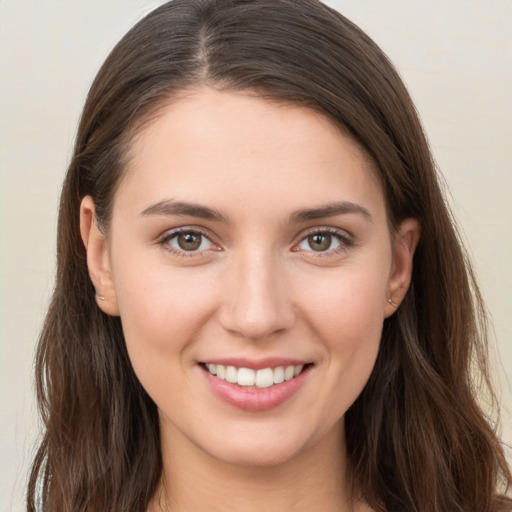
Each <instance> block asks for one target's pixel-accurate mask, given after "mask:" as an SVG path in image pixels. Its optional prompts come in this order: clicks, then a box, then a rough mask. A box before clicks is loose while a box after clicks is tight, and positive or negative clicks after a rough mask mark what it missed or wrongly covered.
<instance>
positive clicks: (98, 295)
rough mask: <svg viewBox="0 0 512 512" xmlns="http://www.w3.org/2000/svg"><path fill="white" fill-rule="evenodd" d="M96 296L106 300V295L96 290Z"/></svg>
mask: <svg viewBox="0 0 512 512" xmlns="http://www.w3.org/2000/svg"><path fill="white" fill-rule="evenodd" d="M96 298H97V299H98V300H105V297H104V296H103V295H102V294H101V293H100V292H96Z"/></svg>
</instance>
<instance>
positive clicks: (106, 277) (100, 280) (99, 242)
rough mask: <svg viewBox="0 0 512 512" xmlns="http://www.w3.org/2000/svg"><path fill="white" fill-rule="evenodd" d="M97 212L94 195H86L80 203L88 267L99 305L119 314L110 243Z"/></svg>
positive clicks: (81, 224)
mask: <svg viewBox="0 0 512 512" xmlns="http://www.w3.org/2000/svg"><path fill="white" fill-rule="evenodd" d="M95 212H96V210H95V206H94V201H93V199H92V197H91V196H85V197H84V198H83V199H82V203H81V205H80V234H81V236H82V241H83V243H84V246H85V251H86V253H87V268H88V269H89V275H90V277H91V281H92V284H93V286H94V288H95V290H96V303H97V304H98V307H99V308H100V309H101V310H102V311H103V312H104V313H106V314H108V315H112V316H118V315H119V308H118V304H117V297H116V292H115V288H114V281H113V279H112V270H111V265H110V254H109V250H108V243H107V239H106V237H105V235H104V234H103V233H102V232H101V230H100V229H99V227H98V225H97V222H96V216H95Z"/></svg>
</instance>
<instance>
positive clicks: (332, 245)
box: [297, 230, 350, 253]
mask: <svg viewBox="0 0 512 512" xmlns="http://www.w3.org/2000/svg"><path fill="white" fill-rule="evenodd" d="M349 245H350V240H349V239H348V238H347V236H346V235H345V234H344V233H343V232H341V231H340V232H338V231H336V232H333V233H331V232H330V231H325V230H319V231H314V232H313V233H310V234H309V235H306V236H305V237H304V238H303V239H302V240H301V241H300V243H299V244H298V246H297V250H300V251H304V252H325V253H330V252H334V251H335V249H337V248H339V247H341V246H343V247H345V246H349Z"/></svg>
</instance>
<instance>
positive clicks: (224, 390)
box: [201, 366, 312, 412]
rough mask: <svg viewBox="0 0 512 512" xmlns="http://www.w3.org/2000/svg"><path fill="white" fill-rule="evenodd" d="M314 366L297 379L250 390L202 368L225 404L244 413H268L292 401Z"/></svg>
mask: <svg viewBox="0 0 512 512" xmlns="http://www.w3.org/2000/svg"><path fill="white" fill-rule="evenodd" d="M311 369H312V366H307V367H306V368H305V369H304V370H302V372H301V373H299V375H297V377H294V378H293V379H290V380H287V381H284V382H281V383H280V384H274V385H273V386H270V387H268V388H261V389H260V388H249V387H244V386H239V385H238V384H232V383H231V382H226V381H225V380H222V379H218V378H217V377H215V376H213V375H212V374H211V373H210V372H208V371H207V370H206V369H204V368H202V367H201V370H202V372H203V374H204V375H205V377H206V379H207V382H208V384H209V386H210V389H211V390H212V391H213V392H214V393H215V394H216V395H217V396H218V397H219V398H220V399H222V400H223V401H224V402H227V403H228V404H230V405H232V406H234V407H237V408H238V409H243V410H244V411H253V412H256V411H267V410H269V409H273V408H275V407H277V406H279V405H281V404H282V403H284V402H286V401H287V400H288V399H290V398H291V397H292V396H293V395H294V394H295V393H297V391H299V389H300V388H301V386H302V385H303V384H304V382H305V381H306V379H307V376H308V375H309V373H310V371H311Z"/></svg>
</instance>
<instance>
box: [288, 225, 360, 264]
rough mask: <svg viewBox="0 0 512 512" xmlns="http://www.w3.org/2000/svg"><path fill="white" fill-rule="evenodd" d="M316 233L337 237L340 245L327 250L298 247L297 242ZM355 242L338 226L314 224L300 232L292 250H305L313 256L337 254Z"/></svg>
mask: <svg viewBox="0 0 512 512" xmlns="http://www.w3.org/2000/svg"><path fill="white" fill-rule="evenodd" d="M316 234H328V235H331V236H334V237H336V238H338V240H339V241H340V245H339V246H337V247H335V248H334V249H329V250H327V251H318V252H317V251H314V250H313V249H311V250H301V249H299V248H298V247H299V244H300V243H301V242H303V241H304V240H305V239H306V238H307V237H309V236H311V235H316ZM354 244H355V240H354V237H353V236H352V235H351V234H350V233H348V232H347V231H345V230H343V229H340V228H334V227H332V226H315V227H312V228H309V229H307V230H306V231H305V232H302V233H301V234H300V236H299V239H298V241H297V242H295V243H294V244H293V247H292V251H293V252H305V253H308V254H313V255H314V256H315V257H326V256H331V255H333V254H338V253H340V252H343V251H346V250H347V249H348V248H349V247H351V246H353V245H354Z"/></svg>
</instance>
